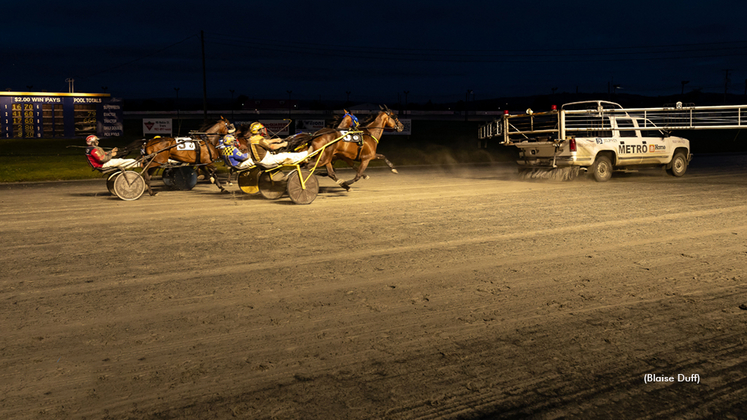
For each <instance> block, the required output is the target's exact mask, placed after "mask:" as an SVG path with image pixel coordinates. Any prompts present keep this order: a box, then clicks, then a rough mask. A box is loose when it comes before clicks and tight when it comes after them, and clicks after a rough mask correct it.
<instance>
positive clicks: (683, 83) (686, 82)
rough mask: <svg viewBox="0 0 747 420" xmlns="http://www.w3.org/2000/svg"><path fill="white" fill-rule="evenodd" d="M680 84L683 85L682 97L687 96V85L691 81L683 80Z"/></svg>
mask: <svg viewBox="0 0 747 420" xmlns="http://www.w3.org/2000/svg"><path fill="white" fill-rule="evenodd" d="M680 83H682V92H680V95H684V94H685V85H686V84H688V83H690V81H689V80H683V81H681V82H680Z"/></svg>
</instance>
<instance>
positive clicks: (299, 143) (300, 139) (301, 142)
mask: <svg viewBox="0 0 747 420" xmlns="http://www.w3.org/2000/svg"><path fill="white" fill-rule="evenodd" d="M314 138H315V137H314V135H313V134H310V133H298V134H294V135H292V136H290V137H288V138H287V139H285V141H286V142H288V145H287V146H285V147H281V148H280V149H278V152H280V153H285V152H297V151H299V150H302V149H305V148H306V147H308V145H309V143H311V141H312V140H314Z"/></svg>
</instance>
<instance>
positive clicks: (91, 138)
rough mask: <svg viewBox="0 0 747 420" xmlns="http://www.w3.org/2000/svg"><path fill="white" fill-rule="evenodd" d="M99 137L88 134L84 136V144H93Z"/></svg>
mask: <svg viewBox="0 0 747 420" xmlns="http://www.w3.org/2000/svg"><path fill="white" fill-rule="evenodd" d="M98 141H99V138H98V137H96V136H94V135H93V134H91V135H90V136H88V137H86V144H87V145H89V146H93V144H94V143H95V142H98Z"/></svg>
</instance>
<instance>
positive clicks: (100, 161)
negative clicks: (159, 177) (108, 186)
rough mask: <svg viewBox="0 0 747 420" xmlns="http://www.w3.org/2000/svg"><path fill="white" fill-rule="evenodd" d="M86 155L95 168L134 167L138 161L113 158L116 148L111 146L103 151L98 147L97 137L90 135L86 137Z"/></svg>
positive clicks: (138, 164)
mask: <svg viewBox="0 0 747 420" xmlns="http://www.w3.org/2000/svg"><path fill="white" fill-rule="evenodd" d="M86 145H87V146H88V147H86V157H87V158H88V162H89V163H90V164H91V166H93V167H94V168H95V169H107V168H116V167H121V168H134V167H139V166H140V163H139V162H138V161H137V160H135V159H119V158H117V159H115V158H114V156H117V150H118V149H117V148H116V147H115V148H113V149H112V150H111V151H109V152H105V151H104V149H102V148H100V147H99V138H98V137H96V136H94V135H90V136H88V137H86Z"/></svg>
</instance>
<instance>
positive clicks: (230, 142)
mask: <svg viewBox="0 0 747 420" xmlns="http://www.w3.org/2000/svg"><path fill="white" fill-rule="evenodd" d="M222 143H223V158H224V159H225V160H226V163H227V164H228V166H233V167H234V168H248V167H250V166H254V161H253V160H252V158H250V157H249V154H248V153H241V152H240V151H239V149H238V148H236V137H234V136H232V135H231V134H227V135H226V136H224V137H223V140H222Z"/></svg>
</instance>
